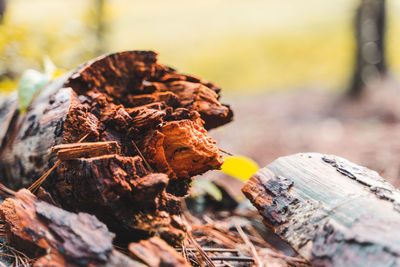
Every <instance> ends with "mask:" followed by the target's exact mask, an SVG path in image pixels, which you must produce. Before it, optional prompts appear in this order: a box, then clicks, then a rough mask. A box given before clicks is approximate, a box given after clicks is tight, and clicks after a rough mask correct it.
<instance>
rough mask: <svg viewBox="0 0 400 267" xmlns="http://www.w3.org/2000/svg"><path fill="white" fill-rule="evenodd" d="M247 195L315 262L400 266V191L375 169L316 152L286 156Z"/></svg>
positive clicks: (264, 172)
mask: <svg viewBox="0 0 400 267" xmlns="http://www.w3.org/2000/svg"><path fill="white" fill-rule="evenodd" d="M242 191H243V193H244V194H245V195H246V197H247V198H248V199H250V201H251V202H252V203H253V205H254V206H255V207H256V208H257V209H258V210H259V212H260V214H261V215H262V217H263V218H264V224H265V225H266V226H267V227H269V228H272V229H273V230H274V231H275V232H276V233H277V234H278V235H279V236H280V237H281V238H282V239H283V240H285V241H287V242H288V243H289V244H290V245H291V246H292V247H293V248H294V249H295V250H296V251H298V252H299V253H300V254H301V255H302V256H303V257H304V258H306V259H309V260H311V261H312V263H313V264H314V265H315V266H397V265H399V264H400V224H399V222H400V204H399V203H400V192H399V191H398V190H397V189H395V188H394V187H393V186H392V185H390V184H389V183H388V182H386V181H385V180H384V179H383V178H381V177H380V176H379V175H378V174H377V173H376V172H374V171H371V170H369V169H367V168H364V167H361V166H358V165H356V164H354V163H351V162H349V161H347V160H345V159H343V158H340V157H337V156H331V155H322V154H318V153H304V154H296V155H292V156H287V157H282V158H279V159H277V160H276V161H274V162H273V163H271V164H270V165H268V166H267V167H265V168H263V169H261V170H260V171H259V172H257V173H256V174H255V175H254V176H253V177H251V178H250V180H249V181H248V182H247V183H246V184H245V186H244V187H243V189H242Z"/></svg>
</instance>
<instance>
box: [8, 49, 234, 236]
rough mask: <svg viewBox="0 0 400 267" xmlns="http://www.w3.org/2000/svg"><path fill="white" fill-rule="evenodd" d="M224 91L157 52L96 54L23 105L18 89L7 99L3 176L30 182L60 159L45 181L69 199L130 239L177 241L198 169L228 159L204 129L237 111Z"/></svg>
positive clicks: (15, 183) (61, 200)
mask: <svg viewBox="0 0 400 267" xmlns="http://www.w3.org/2000/svg"><path fill="white" fill-rule="evenodd" d="M219 91H220V89H219V88H218V87H217V86H215V85H214V84H212V83H207V82H204V81H202V80H201V79H199V78H197V77H194V76H188V75H183V74H179V73H178V72H177V71H175V70H173V69H171V68H169V67H166V66H164V65H162V64H160V63H159V62H157V59H156V53H154V52H151V51H131V52H122V53H116V54H111V55H107V56H103V57H100V58H97V59H95V60H93V61H90V62H88V63H86V64H84V65H82V66H81V67H79V68H78V69H77V70H75V71H73V72H71V73H69V74H67V75H65V76H64V77H62V78H60V79H58V80H56V81H54V82H53V83H52V84H50V85H49V86H47V87H46V88H44V89H43V91H42V92H41V93H40V95H39V96H38V97H37V98H36V99H35V100H34V101H33V103H32V104H31V106H30V107H29V108H28V110H27V112H26V114H23V115H22V114H19V112H18V109H17V105H16V101H17V99H16V97H15V95H13V96H11V97H10V98H9V99H7V100H5V101H4V103H3V106H2V107H1V108H0V123H1V129H6V130H2V131H0V140H1V141H2V147H1V149H0V153H1V158H0V170H1V171H2V173H3V177H1V178H2V182H3V183H4V184H6V185H8V186H10V187H12V188H14V189H19V188H21V187H27V186H29V185H31V184H32V183H33V182H34V181H35V180H36V179H38V178H39V177H40V176H41V175H42V174H44V173H45V172H46V171H47V170H49V169H50V168H51V167H52V166H54V164H55V163H56V162H57V170H56V171H55V172H54V173H53V174H52V175H51V176H49V177H48V178H47V180H46V182H45V183H44V184H43V187H44V189H45V190H46V191H48V192H49V193H50V195H51V197H52V198H53V199H54V201H55V202H56V203H58V204H60V205H61V206H62V207H63V208H65V209H67V210H71V211H85V212H89V213H91V214H95V215H96V216H97V217H98V218H99V219H101V220H102V221H104V222H105V223H106V224H107V225H108V226H109V227H110V228H111V230H112V231H114V232H116V233H117V234H118V233H124V234H123V235H117V238H121V239H125V240H126V241H132V240H135V239H136V240H138V239H142V238H145V237H148V236H151V235H154V234H158V235H159V236H162V237H164V238H165V239H166V240H167V241H168V242H170V243H176V242H179V240H181V239H182V238H183V232H182V231H183V230H184V227H183V225H182V223H181V222H180V220H179V217H178V216H177V215H178V214H179V212H180V200H181V198H182V197H183V196H185V195H186V194H187V191H188V188H189V183H190V182H191V180H192V176H194V175H197V174H201V173H203V172H205V171H208V170H211V169H217V168H219V167H220V166H221V164H222V162H223V160H222V156H221V155H220V154H219V149H218V147H217V146H216V144H215V141H214V140H213V139H211V138H210V137H208V136H207V131H206V129H210V128H213V127H217V126H219V125H222V124H224V123H227V122H228V121H230V120H231V119H232V112H231V110H230V108H229V106H225V105H222V104H220V103H219V101H218V98H219V95H218V93H219ZM82 138H83V139H84V142H85V144H76V143H77V142H78V140H80V139H82ZM88 142H89V144H87V143H88ZM106 144H107V145H106ZM111 144H112V145H111ZM53 147H54V150H55V152H56V153H52V148H53Z"/></svg>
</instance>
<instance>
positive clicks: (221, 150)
mask: <svg viewBox="0 0 400 267" xmlns="http://www.w3.org/2000/svg"><path fill="white" fill-rule="evenodd" d="M218 150H219V151H220V152H222V153H224V154H227V155H228V156H233V154H232V153H230V152H228V151H226V150H224V149H222V148H220V147H219V148H218Z"/></svg>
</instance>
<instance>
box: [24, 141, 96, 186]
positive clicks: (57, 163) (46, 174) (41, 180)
mask: <svg viewBox="0 0 400 267" xmlns="http://www.w3.org/2000/svg"><path fill="white" fill-rule="evenodd" d="M88 135H89V133H87V134H86V135H84V136H83V137H82V138H81V139H79V141H78V142H77V143H81V142H82V141H83V140H85V138H86V137H87V136H88ZM60 163H61V161H60V160H57V161H56V163H55V164H54V165H53V167H51V168H50V169H49V170H48V171H47V172H45V173H44V174H43V175H42V176H41V177H40V178H39V179H37V180H36V181H35V182H34V183H33V184H32V185H31V186H30V187H28V190H29V191H31V192H32V193H34V192H36V190H38V189H39V187H40V186H41V185H42V184H43V182H44V181H45V180H46V179H47V177H48V176H49V175H50V174H51V172H52V171H53V170H54V169H55V168H57V166H58V165H60Z"/></svg>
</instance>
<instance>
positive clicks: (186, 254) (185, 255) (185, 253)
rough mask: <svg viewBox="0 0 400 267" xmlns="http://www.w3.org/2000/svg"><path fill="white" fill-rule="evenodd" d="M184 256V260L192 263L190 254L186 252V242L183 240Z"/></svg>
mask: <svg viewBox="0 0 400 267" xmlns="http://www.w3.org/2000/svg"><path fill="white" fill-rule="evenodd" d="M182 255H183V258H184V259H185V261H186V262H188V263H190V260H189V257H188V252H187V250H186V240H183V242H182Z"/></svg>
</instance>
